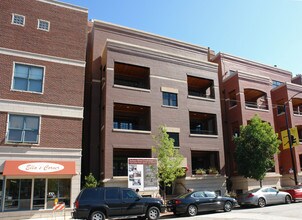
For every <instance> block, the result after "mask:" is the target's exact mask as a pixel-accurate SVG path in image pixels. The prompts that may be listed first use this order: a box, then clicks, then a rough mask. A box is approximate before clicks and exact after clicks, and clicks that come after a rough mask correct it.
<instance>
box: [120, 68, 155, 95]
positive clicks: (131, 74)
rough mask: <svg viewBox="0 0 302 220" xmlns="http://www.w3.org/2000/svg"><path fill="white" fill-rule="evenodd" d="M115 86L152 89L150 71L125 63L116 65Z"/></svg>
mask: <svg viewBox="0 0 302 220" xmlns="http://www.w3.org/2000/svg"><path fill="white" fill-rule="evenodd" d="M114 85H119V86H126V87H132V88H138V89H148V90H149V89H150V69H149V68H146V67H141V66H135V65H130V64H124V63H118V62H115V63H114Z"/></svg>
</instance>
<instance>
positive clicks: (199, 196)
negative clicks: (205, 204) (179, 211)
mask: <svg viewBox="0 0 302 220" xmlns="http://www.w3.org/2000/svg"><path fill="white" fill-rule="evenodd" d="M191 197H194V198H203V197H205V194H204V192H195V193H193V194H192V195H191Z"/></svg>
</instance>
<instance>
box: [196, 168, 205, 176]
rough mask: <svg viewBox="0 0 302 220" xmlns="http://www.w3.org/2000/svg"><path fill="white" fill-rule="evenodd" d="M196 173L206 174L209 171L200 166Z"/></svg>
mask: <svg viewBox="0 0 302 220" xmlns="http://www.w3.org/2000/svg"><path fill="white" fill-rule="evenodd" d="M195 173H196V175H204V174H206V173H207V172H206V170H205V169H203V168H198V169H196V171H195Z"/></svg>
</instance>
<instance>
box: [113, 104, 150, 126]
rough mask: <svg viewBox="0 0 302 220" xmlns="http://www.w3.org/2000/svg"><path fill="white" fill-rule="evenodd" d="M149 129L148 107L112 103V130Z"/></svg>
mask: <svg viewBox="0 0 302 220" xmlns="http://www.w3.org/2000/svg"><path fill="white" fill-rule="evenodd" d="M150 127H151V125H150V107H147V106H138V105H128V104H120V103H114V117H113V128H114V129H122V130H140V131H150V130H151V129H150Z"/></svg>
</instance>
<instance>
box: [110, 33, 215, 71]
mask: <svg viewBox="0 0 302 220" xmlns="http://www.w3.org/2000/svg"><path fill="white" fill-rule="evenodd" d="M105 49H107V50H109V51H116V52H119V53H125V54H131V55H136V56H140V57H147V58H151V59H154V60H161V61H165V62H170V63H176V64H179V65H183V66H189V67H193V68H198V69H204V70H208V71H211V72H215V73H217V68H218V65H217V64H216V63H212V62H208V61H203V60H200V59H194V58H189V57H187V56H181V55H177V54H175V53H167V52H164V51H161V50H156V49H152V48H149V47H143V46H138V45H134V44H129V43H125V42H121V41H116V40H112V39H107V41H106V47H105V48H104V50H105Z"/></svg>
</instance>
